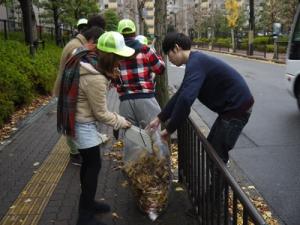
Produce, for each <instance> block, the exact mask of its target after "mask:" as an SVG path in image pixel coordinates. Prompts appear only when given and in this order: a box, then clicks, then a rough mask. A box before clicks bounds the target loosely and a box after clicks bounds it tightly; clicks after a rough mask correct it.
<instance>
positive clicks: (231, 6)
mask: <svg viewBox="0 0 300 225" xmlns="http://www.w3.org/2000/svg"><path fill="white" fill-rule="evenodd" d="M225 8H226V11H227V15H226V18H227V22H228V27H230V29H231V43H232V50H233V51H235V37H234V29H235V28H236V26H237V21H238V18H239V4H238V2H237V0H226V1H225Z"/></svg>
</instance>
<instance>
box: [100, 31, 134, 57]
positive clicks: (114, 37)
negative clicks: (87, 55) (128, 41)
mask: <svg viewBox="0 0 300 225" xmlns="http://www.w3.org/2000/svg"><path fill="white" fill-rule="evenodd" d="M97 48H98V49H99V50H101V51H103V52H107V53H114V54H117V55H120V56H124V57H129V56H132V55H133V54H134V52H135V50H134V49H133V48H130V47H128V46H126V45H125V41H124V37H123V36H122V35H121V34H120V33H118V32H115V31H109V32H105V33H104V34H102V35H101V36H100V37H99V39H98V43H97Z"/></svg>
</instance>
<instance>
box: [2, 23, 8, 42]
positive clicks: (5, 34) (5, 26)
mask: <svg viewBox="0 0 300 225" xmlns="http://www.w3.org/2000/svg"><path fill="white" fill-rule="evenodd" d="M3 22H4V39H5V40H7V39H8V35H7V20H3Z"/></svg>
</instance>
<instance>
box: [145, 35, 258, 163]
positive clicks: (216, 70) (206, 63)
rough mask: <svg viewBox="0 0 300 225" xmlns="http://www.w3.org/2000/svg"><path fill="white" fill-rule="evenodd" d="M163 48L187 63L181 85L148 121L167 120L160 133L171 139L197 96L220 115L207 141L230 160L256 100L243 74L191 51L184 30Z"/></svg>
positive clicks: (154, 124)
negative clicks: (160, 109)
mask: <svg viewBox="0 0 300 225" xmlns="http://www.w3.org/2000/svg"><path fill="white" fill-rule="evenodd" d="M162 48H163V51H164V53H165V54H167V55H168V57H169V60H170V61H171V62H172V63H173V64H175V65H176V66H181V65H183V64H186V68H185V74H184V78H183V81H182V84H181V86H180V88H179V89H178V91H177V92H176V93H175V95H174V96H173V97H172V98H171V99H170V101H169V102H168V103H167V105H166V106H165V108H164V109H163V110H162V112H161V113H160V114H158V116H157V117H156V118H155V119H154V120H153V121H152V122H151V123H150V124H149V127H150V128H152V129H156V128H157V127H158V126H159V124H160V123H161V122H167V124H166V129H164V130H163V131H162V132H161V136H162V138H163V139H168V137H169V135H170V134H171V133H173V132H174V131H175V130H176V129H177V128H178V127H179V126H180V125H181V124H180V122H184V121H185V120H186V118H187V117H188V115H189V113H190V110H191V106H192V104H193V102H194V101H195V99H196V98H198V100H199V101H200V102H201V103H202V104H203V105H205V106H206V107H208V108H209V109H210V110H212V111H213V112H216V113H217V114H218V118H217V119H216V121H215V122H214V124H213V126H212V128H211V130H210V133H209V135H208V137H207V140H208V141H209V142H210V144H211V145H212V146H213V148H214V149H215V150H216V152H217V153H218V155H219V156H220V157H221V159H222V160H223V161H224V162H225V163H227V161H228V159H229V156H228V152H229V151H230V150H231V149H232V148H233V147H234V145H235V143H236V141H237V139H238V137H239V135H240V134H241V132H242V129H243V128H244V126H245V125H246V124H247V122H248V119H249V117H250V114H251V109H252V106H253V103H254V99H253V96H252V94H251V92H250V90H249V88H248V86H247V84H246V82H245V80H244V79H243V77H242V76H241V75H240V74H239V73H238V72H237V71H236V70H235V69H233V68H232V67H230V66H229V65H227V64H226V63H224V62H223V61H221V60H219V59H217V58H215V57H212V56H209V55H206V54H204V53H202V52H199V51H191V40H190V39H189V38H188V37H187V36H186V35H184V34H182V33H176V32H173V33H168V34H167V35H166V37H165V39H164V41H163V46H162Z"/></svg>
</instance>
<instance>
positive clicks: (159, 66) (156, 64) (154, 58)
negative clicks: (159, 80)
mask: <svg viewBox="0 0 300 225" xmlns="http://www.w3.org/2000/svg"><path fill="white" fill-rule="evenodd" d="M147 57H148V60H149V66H150V68H151V71H152V72H154V73H155V74H158V75H159V74H162V73H163V72H164V70H165V62H164V61H163V59H162V57H161V56H159V55H158V54H156V52H155V51H154V50H153V49H151V48H149V47H148V52H147Z"/></svg>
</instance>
